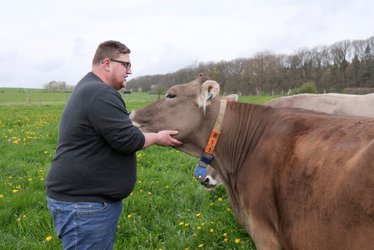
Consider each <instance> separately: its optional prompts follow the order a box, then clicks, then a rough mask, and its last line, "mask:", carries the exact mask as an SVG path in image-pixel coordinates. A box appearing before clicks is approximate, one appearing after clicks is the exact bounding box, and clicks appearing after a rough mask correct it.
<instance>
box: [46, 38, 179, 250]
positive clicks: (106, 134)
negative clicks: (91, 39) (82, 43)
mask: <svg viewBox="0 0 374 250" xmlns="http://www.w3.org/2000/svg"><path fill="white" fill-rule="evenodd" d="M131 73H132V72H131V62H130V49H129V48H127V47H126V46H125V45H124V44H122V43H120V42H117V41H106V42H103V43H101V44H100V45H99V46H98V48H97V50H96V53H95V55H94V58H93V61H92V72H89V73H88V74H87V75H86V76H85V77H83V79H82V80H81V81H80V82H79V83H78V84H77V86H76V87H75V89H74V92H73V93H72V95H71V97H70V99H69V101H68V103H67V105H66V107H65V110H64V112H63V114H62V117H61V122H60V127H59V136H58V137H59V138H58V145H57V149H56V156H55V158H54V159H53V161H52V166H51V169H50V171H49V173H48V176H47V179H46V186H47V201H48V208H49V210H50V212H51V214H52V216H53V221H54V227H55V230H56V233H57V235H58V236H59V237H60V238H61V239H62V244H63V247H64V249H113V245H114V240H115V234H116V227H117V222H118V218H119V216H120V213H121V210H122V199H124V198H126V197H127V196H128V195H129V194H130V193H131V192H132V190H133V188H134V185H135V183H136V156H135V152H136V151H138V150H141V149H143V148H146V147H149V146H151V145H153V144H157V145H160V146H178V145H180V144H181V142H179V141H178V140H176V139H175V138H173V137H172V136H173V135H176V134H177V133H178V131H160V132H158V133H144V134H143V133H142V132H141V131H140V130H139V129H137V128H135V127H134V126H133V125H132V122H131V120H130V119H129V114H128V112H127V110H126V106H125V103H124V102H123V99H122V98H121V95H120V94H119V93H118V92H117V90H119V89H121V88H124V87H125V85H126V84H125V82H126V78H127V76H128V75H129V74H131Z"/></svg>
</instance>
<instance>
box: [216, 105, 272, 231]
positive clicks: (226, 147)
mask: <svg viewBox="0 0 374 250" xmlns="http://www.w3.org/2000/svg"><path fill="white" fill-rule="evenodd" d="M267 110H269V108H268V107H266V106H262V105H255V104H248V103H240V102H229V103H228V105H227V110H226V115H225V120H224V123H223V126H222V131H221V133H222V134H221V138H220V142H219V143H218V145H217V148H216V154H215V155H216V159H215V162H214V163H213V164H212V165H213V166H214V168H215V169H216V171H217V172H218V173H219V174H220V176H221V178H222V179H223V182H224V183H225V187H226V190H227V191H228V195H229V196H230V199H231V203H232V207H233V209H234V212H235V214H236V215H237V217H238V220H239V222H240V223H241V224H242V225H243V226H244V227H247V225H245V224H246V222H245V220H244V219H242V218H243V217H245V215H242V214H241V213H242V211H243V209H242V206H243V204H241V202H240V199H239V197H238V192H237V190H238V186H237V185H239V184H238V178H239V177H240V176H238V175H237V174H238V173H242V168H243V167H248V166H249V167H250V166H251V164H246V163H248V161H250V157H251V153H252V152H253V151H254V150H255V149H256V146H257V143H258V142H259V140H260V138H261V137H262V136H263V132H264V129H265V128H266V127H267V126H266V124H267V123H268V122H269V120H268V117H269V116H268V111H267Z"/></svg>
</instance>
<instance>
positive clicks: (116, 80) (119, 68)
mask: <svg viewBox="0 0 374 250" xmlns="http://www.w3.org/2000/svg"><path fill="white" fill-rule="evenodd" d="M130 53H131V51H130V49H129V48H128V47H127V46H126V45H124V44H123V43H120V42H118V41H112V40H110V41H105V42H103V43H101V44H100V45H99V46H98V48H97V49H96V52H95V55H94V58H93V60H92V72H93V73H95V74H96V75H97V76H98V77H99V78H100V79H101V80H103V81H104V82H105V83H107V84H109V85H111V86H112V87H113V88H115V89H117V90H119V89H121V88H124V87H126V83H125V82H126V77H127V76H128V75H129V74H131V73H132V72H131V62H130Z"/></svg>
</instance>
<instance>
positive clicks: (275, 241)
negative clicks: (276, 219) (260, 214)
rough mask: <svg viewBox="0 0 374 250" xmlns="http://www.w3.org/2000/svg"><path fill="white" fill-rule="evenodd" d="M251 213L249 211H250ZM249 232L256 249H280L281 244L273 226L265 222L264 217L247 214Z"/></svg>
mask: <svg viewBox="0 0 374 250" xmlns="http://www.w3.org/2000/svg"><path fill="white" fill-rule="evenodd" d="M250 214H251V213H250ZM247 218H248V220H247V223H248V224H247V225H248V227H249V228H248V229H247V230H249V234H250V235H251V237H252V239H253V241H254V242H255V244H256V249H257V250H280V249H282V246H281V244H280V242H279V238H278V236H277V233H276V231H275V230H274V228H273V227H271V226H270V225H268V224H267V223H265V222H264V221H265V220H264V219H261V218H260V219H259V218H256V217H255V216H251V215H248V216H247Z"/></svg>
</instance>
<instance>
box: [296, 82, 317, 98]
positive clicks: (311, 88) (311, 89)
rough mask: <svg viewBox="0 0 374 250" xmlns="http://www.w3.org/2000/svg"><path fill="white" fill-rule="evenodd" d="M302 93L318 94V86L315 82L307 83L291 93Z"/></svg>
mask: <svg viewBox="0 0 374 250" xmlns="http://www.w3.org/2000/svg"><path fill="white" fill-rule="evenodd" d="M302 93H312V94H316V93H318V91H317V87H316V84H315V83H314V82H305V83H303V84H302V85H301V86H299V87H297V88H294V89H293V90H292V91H291V95H297V94H302Z"/></svg>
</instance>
